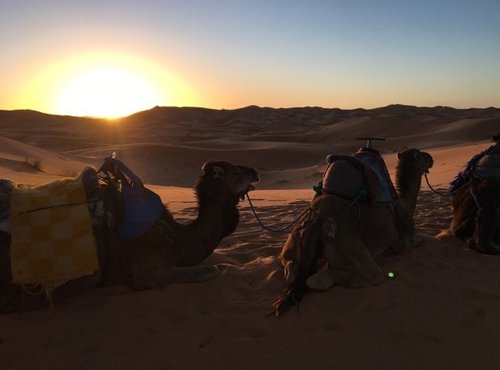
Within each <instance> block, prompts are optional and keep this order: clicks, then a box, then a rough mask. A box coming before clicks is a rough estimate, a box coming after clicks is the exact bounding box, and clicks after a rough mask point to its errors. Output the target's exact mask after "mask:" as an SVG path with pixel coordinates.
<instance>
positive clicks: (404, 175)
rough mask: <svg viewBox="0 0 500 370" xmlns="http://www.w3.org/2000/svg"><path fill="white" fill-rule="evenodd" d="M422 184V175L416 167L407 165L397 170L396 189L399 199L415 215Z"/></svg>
mask: <svg viewBox="0 0 500 370" xmlns="http://www.w3.org/2000/svg"><path fill="white" fill-rule="evenodd" d="M421 182H422V173H421V171H420V170H419V169H418V168H417V167H416V166H415V165H408V164H407V165H405V166H401V167H398V168H397V171H396V188H397V190H398V193H399V198H400V200H401V202H402V203H404V204H405V206H406V208H407V209H408V211H409V212H410V214H412V215H413V213H414V212H415V208H416V206H417V196H418V192H419V191H420V186H421Z"/></svg>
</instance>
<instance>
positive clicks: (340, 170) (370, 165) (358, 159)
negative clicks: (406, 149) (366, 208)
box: [322, 148, 397, 202]
mask: <svg viewBox="0 0 500 370" xmlns="http://www.w3.org/2000/svg"><path fill="white" fill-rule="evenodd" d="M327 162H328V163H330V165H329V167H328V168H327V170H326V171H325V174H324V176H323V181H322V184H323V191H324V192H326V193H331V194H337V195H340V196H344V197H347V198H351V199H353V198H355V197H356V196H357V195H359V193H360V191H361V190H362V189H366V190H367V192H368V198H367V199H368V200H369V201H371V202H391V201H393V200H394V199H396V198H397V192H396V189H395V188H394V185H393V183H392V181H391V178H390V176H389V171H387V167H386V165H385V162H384V160H383V158H382V157H381V156H380V154H379V153H378V152H377V151H375V150H373V149H370V148H361V149H360V150H359V151H358V152H357V153H355V154H353V155H329V156H328V157H327ZM365 199H366V198H365Z"/></svg>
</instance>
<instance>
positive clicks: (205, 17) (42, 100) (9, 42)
mask: <svg viewBox="0 0 500 370" xmlns="http://www.w3.org/2000/svg"><path fill="white" fill-rule="evenodd" d="M499 36H500V2H497V1H489V0H470V1H462V0H456V1H453V0H443V1H439V2H436V1H431V0H423V1H411V2H410V1H396V0H382V1H376V2H375V1H369V0H353V1H346V0H330V1H329V0H310V1H296V0H290V1H286V0H253V1H247V0H242V1H238V0H235V1H231V0H214V1H210V2H209V1H203V0H142V1H132V0H129V1H121V2H119V3H117V2H116V1H112V0H88V1H85V2H83V1H77V0H67V1H58V0H24V1H18V0H2V1H1V2H0V43H1V45H2V58H0V78H1V81H2V90H1V91H0V109H7V110H12V109H34V110H39V111H42V112H45V113H53V114H71V115H100V116H120V115H125V114H127V113H133V112H136V111H139V110H144V109H149V108H151V107H153V106H155V105H160V106H200V107H208V108H227V109H233V108H240V107H243V106H248V105H259V106H269V107H295V106H322V107H338V108H346V109H349V108H357V107H363V108H374V107H379V106H385V105H389V104H395V103H399V104H408V105H418V106H436V105H446V106H452V107H456V108H470V107H478V108H482V107H488V106H498V105H499V104H498V103H499V102H500V89H498V86H500V73H498V66H500V43H499V42H498V40H499Z"/></svg>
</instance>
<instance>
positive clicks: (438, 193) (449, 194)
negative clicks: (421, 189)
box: [424, 172, 470, 197]
mask: <svg viewBox="0 0 500 370" xmlns="http://www.w3.org/2000/svg"><path fill="white" fill-rule="evenodd" d="M427 173H428V172H424V177H425V182H426V183H427V186H428V187H429V189H431V191H432V192H433V193H435V194H437V195H439V196H442V197H449V196H451V195H453V194H455V193H456V192H457V191H458V190H460V189H461V188H462V187H463V186H465V185H469V184H470V181H467V182H465V183H463V184H462V185H460V186H459V187H458V188H456V189H455V190H453V191H447V192H446V193H442V192H440V191H438V190H436V189H434V188H433V187H432V185H431V184H430V183H429V179H428V177H427Z"/></svg>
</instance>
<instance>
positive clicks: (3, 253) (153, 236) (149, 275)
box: [0, 161, 259, 313]
mask: <svg viewBox="0 0 500 370" xmlns="http://www.w3.org/2000/svg"><path fill="white" fill-rule="evenodd" d="M202 171H203V174H202V176H201V177H200V179H199V182H198V184H197V185H196V187H195V191H196V195H197V199H198V216H197V218H196V219H194V220H193V221H192V222H190V223H185V224H182V223H178V222H176V221H175V220H174V218H173V216H172V215H171V214H170V213H169V211H168V209H166V208H165V210H164V212H163V214H162V215H161V218H160V220H159V221H158V222H156V224H154V225H153V226H152V227H151V228H150V229H149V230H148V231H147V232H146V233H145V234H144V235H142V236H141V237H139V238H136V239H132V240H121V239H119V238H118V237H117V236H116V235H113V234H112V235H109V232H107V231H106V230H103V228H102V227H99V226H94V234H95V236H96V240H97V242H98V243H97V244H98V257H99V265H100V267H99V269H98V271H96V273H95V274H94V275H91V276H86V277H82V278H78V279H75V280H71V281H69V282H67V283H65V284H64V285H62V286H61V287H59V288H57V289H56V290H55V291H54V292H53V295H52V296H53V298H54V300H58V299H60V298H67V297H68V296H73V295H75V294H77V293H78V292H80V291H82V290H84V289H88V288H92V287H96V286H102V285H112V284H131V285H132V286H133V287H134V288H135V289H149V288H158V287H163V286H165V285H167V284H169V283H174V282H201V281H206V280H209V279H211V278H214V277H216V276H218V275H219V274H220V270H219V268H218V267H217V266H214V265H210V266H209V265H206V266H203V265H197V264H199V263H200V262H202V261H203V260H205V259H206V258H207V257H208V256H210V255H211V253H212V252H213V251H214V249H215V248H216V247H217V246H218V245H219V243H220V242H221V240H222V239H223V238H224V237H226V236H228V235H229V234H231V233H232V232H234V230H235V229H236V227H237V225H238V222H239V212H238V209H237V204H238V202H239V200H240V199H242V198H243V195H244V194H245V193H246V192H247V191H249V190H253V189H254V187H253V185H252V183H254V182H257V181H259V177H258V175H257V172H256V171H255V170H254V169H253V168H250V167H245V166H240V165H233V164H231V163H229V162H226V161H209V162H207V163H205V164H204V165H203V167H202ZM102 191H103V190H102V189H98V191H97V193H95V192H94V193H92V194H91V195H90V196H89V200H92V199H95V198H99V199H102V196H101V194H100V193H101V192H102ZM9 243H10V236H9V235H8V234H6V233H1V235H0V313H1V312H3V313H5V312H12V311H15V310H19V309H32V308H38V307H40V304H42V305H46V304H47V303H46V302H44V297H31V296H29V295H26V294H23V291H22V289H20V287H19V286H17V285H14V284H12V283H11V273H10V263H9ZM30 301H33V302H30Z"/></svg>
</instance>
